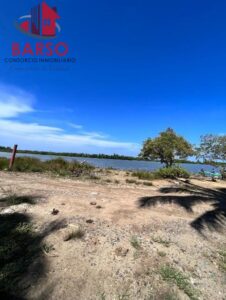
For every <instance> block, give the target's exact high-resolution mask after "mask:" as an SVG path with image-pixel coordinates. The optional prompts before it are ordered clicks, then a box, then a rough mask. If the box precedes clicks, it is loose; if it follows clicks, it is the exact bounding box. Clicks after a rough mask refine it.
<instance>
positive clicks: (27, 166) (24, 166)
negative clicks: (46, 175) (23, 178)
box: [13, 157, 44, 172]
mask: <svg viewBox="0 0 226 300" xmlns="http://www.w3.org/2000/svg"><path fill="white" fill-rule="evenodd" d="M13 171H18V172H42V171H44V170H43V162H41V161H40V160H39V159H37V158H33V157H17V158H16V159H15V162H14V165H13Z"/></svg>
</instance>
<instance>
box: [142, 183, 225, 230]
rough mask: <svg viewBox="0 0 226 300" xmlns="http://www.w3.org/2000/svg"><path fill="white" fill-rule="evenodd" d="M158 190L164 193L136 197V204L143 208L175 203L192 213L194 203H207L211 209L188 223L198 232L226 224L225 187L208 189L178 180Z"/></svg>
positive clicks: (221, 227) (215, 228)
mask: <svg viewBox="0 0 226 300" xmlns="http://www.w3.org/2000/svg"><path fill="white" fill-rule="evenodd" d="M159 191H160V192H161V193H162V194H164V195H160V196H150V197H142V198H140V199H138V206H139V207H140V208H145V207H152V206H155V205H157V204H176V205H178V206H181V207H182V208H184V209H185V210H186V211H187V212H189V213H192V212H193V206H194V205H196V204H201V203H209V204H210V205H211V206H212V207H213V209H212V210H210V211H207V212H205V213H203V214H202V215H200V216H199V217H198V218H196V219H194V220H193V221H192V222H191V224H190V225H191V226H192V227H193V228H194V229H196V230H197V231H198V232H199V233H203V231H204V229H205V228H208V229H210V230H216V231H221V230H222V229H223V228H224V227H225V226H226V189H225V188H219V189H209V188H203V187H200V186H197V185H195V184H192V183H185V182H179V184H178V185H175V186H172V187H164V188H160V189H159ZM181 193H183V194H181ZM168 194H176V195H168ZM179 194H181V195H179Z"/></svg>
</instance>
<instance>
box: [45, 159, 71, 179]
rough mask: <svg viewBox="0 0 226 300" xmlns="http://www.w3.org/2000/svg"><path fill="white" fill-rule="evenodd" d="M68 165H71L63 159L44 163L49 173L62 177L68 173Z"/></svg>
mask: <svg viewBox="0 0 226 300" xmlns="http://www.w3.org/2000/svg"><path fill="white" fill-rule="evenodd" d="M68 165H69V163H68V162H67V161H66V160H64V159H63V158H56V159H51V160H47V161H46V162H44V166H45V169H46V170H47V171H50V172H53V173H57V174H62V175H64V173H65V172H66V171H67V169H68Z"/></svg>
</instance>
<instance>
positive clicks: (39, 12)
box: [20, 2, 60, 37]
mask: <svg viewBox="0 0 226 300" xmlns="http://www.w3.org/2000/svg"><path fill="white" fill-rule="evenodd" d="M58 19H60V16H59V15H58V13H57V9H56V7H50V6H49V5H48V4H46V3H45V2H42V3H41V4H39V5H37V6H35V7H33V8H32V9H31V16H30V18H29V20H26V21H23V22H22V23H21V24H20V28H21V29H22V30H23V31H26V32H29V33H32V34H34V35H39V36H44V37H48V36H49V37H53V36H55V35H56V24H57V23H56V20H58Z"/></svg>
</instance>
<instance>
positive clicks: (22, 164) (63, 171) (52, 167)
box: [0, 157, 94, 177]
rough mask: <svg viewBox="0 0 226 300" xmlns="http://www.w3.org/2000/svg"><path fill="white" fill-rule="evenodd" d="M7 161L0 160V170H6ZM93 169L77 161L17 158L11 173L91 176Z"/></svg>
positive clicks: (4, 159)
mask: <svg viewBox="0 0 226 300" xmlns="http://www.w3.org/2000/svg"><path fill="white" fill-rule="evenodd" d="M8 166H9V160H8V159H6V158H0V170H5V169H8ZM93 169H94V167H93V166H91V165H89V164H87V163H80V162H78V161H66V160H64V159H62V158H56V159H51V160H47V161H41V160H39V159H37V158H33V157H17V158H16V159H15V162H14V165H13V168H12V171H16V172H51V173H55V174H58V175H64V176H67V175H73V176H76V177H78V176H91V175H93V174H92V171H93Z"/></svg>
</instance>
